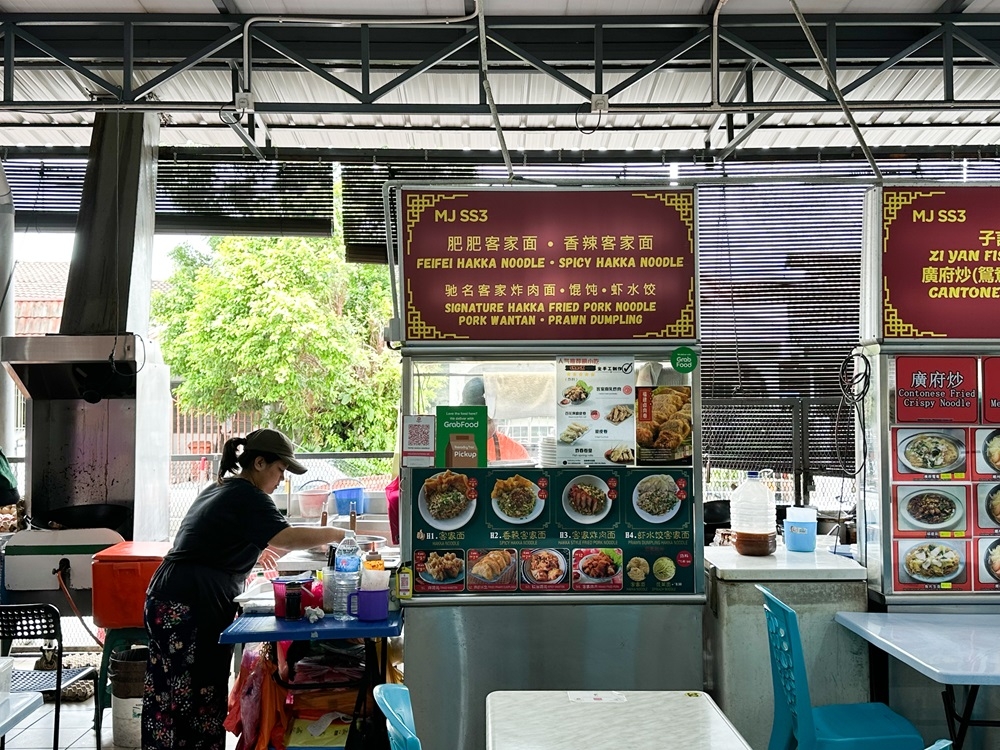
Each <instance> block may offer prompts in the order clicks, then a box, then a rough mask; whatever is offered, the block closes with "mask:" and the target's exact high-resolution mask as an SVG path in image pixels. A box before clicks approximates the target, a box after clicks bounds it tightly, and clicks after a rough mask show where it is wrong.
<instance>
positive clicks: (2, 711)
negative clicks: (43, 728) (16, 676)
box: [0, 693, 52, 737]
mask: <svg viewBox="0 0 1000 750" xmlns="http://www.w3.org/2000/svg"><path fill="white" fill-rule="evenodd" d="M42 703H43V701H42V694H41V693H11V694H10V698H8V699H7V700H4V701H0V737H3V736H4V735H6V734H7V732H9V731H10V730H11V729H13V728H14V727H16V726H17V725H18V724H20V723H21V722H22V721H24V719H26V718H27V717H28V716H30V715H31V714H33V713H34V712H35V711H36V710H37V709H39V708H41V706H42ZM49 734H52V732H51V731H49Z"/></svg>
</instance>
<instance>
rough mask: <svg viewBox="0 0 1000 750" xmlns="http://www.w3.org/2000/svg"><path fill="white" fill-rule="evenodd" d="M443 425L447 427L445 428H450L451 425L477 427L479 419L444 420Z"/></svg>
mask: <svg viewBox="0 0 1000 750" xmlns="http://www.w3.org/2000/svg"><path fill="white" fill-rule="evenodd" d="M444 426H445V427H447V428H452V427H471V428H476V427H479V420H474V421H471V422H445V423H444Z"/></svg>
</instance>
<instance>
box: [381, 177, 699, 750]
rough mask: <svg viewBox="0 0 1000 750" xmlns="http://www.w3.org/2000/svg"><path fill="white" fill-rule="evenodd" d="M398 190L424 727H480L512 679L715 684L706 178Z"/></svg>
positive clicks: (413, 664)
mask: <svg viewBox="0 0 1000 750" xmlns="http://www.w3.org/2000/svg"><path fill="white" fill-rule="evenodd" d="M390 194H391V195H392V196H393V197H394V198H395V200H396V210H397V215H398V216H399V218H400V226H399V229H398V233H397V236H398V237H399V238H400V246H399V247H398V249H396V248H393V249H392V251H391V252H390V254H389V256H390V262H391V263H394V259H395V258H397V257H398V259H399V266H398V277H397V282H398V310H399V313H400V314H399V319H398V322H397V325H396V334H395V336H394V338H398V339H399V340H400V341H401V342H402V350H403V355H404V356H403V368H404V371H403V374H404V377H403V405H402V414H403V420H402V460H403V467H404V468H403V473H402V494H401V500H402V508H401V512H402V521H403V526H402V533H401V537H402V543H403V549H402V559H403V569H402V570H401V574H400V575H401V580H403V581H404V582H405V581H406V580H407V577H409V580H410V581H411V582H412V598H411V599H409V600H408V601H404V607H405V615H406V616H405V621H406V636H405V637H406V655H405V663H406V683H407V685H408V686H409V687H410V695H411V697H412V700H413V703H414V715H415V716H417V717H419V719H418V723H419V726H418V731H419V733H420V736H421V739H422V741H423V742H425V743H426V744H427V745H428V746H433V747H454V748H462V749H463V750H466V749H467V750H476V749H478V748H483V747H484V746H485V714H484V706H485V699H486V695H487V693H489V692H491V691H494V690H524V689H540V690H544V689H577V690H608V689H613V690H670V689H700V687H701V685H702V649H701V640H702V622H701V618H702V605H703V603H704V593H703V588H704V580H703V575H702V564H703V562H702V554H703V551H702V544H703V539H702V531H701V529H702V517H701V507H700V497H699V487H700V482H701V476H700V467H699V466H698V465H697V463H696V462H695V461H694V457H695V456H697V455H698V454H699V448H700V436H699V431H698V419H699V412H700V394H699V376H698V369H697V359H698V351H697V346H696V345H697V326H696V319H697V316H696V309H695V299H696V290H695V267H694V265H695V254H694V238H695V227H694V201H695V196H694V191H692V190H687V189H675V190H663V189H658V188H657V189H652V188H650V189H630V190H607V189H585V188H558V189H556V188H536V189H530V188H529V189H522V188H506V189H495V188H486V187H483V186H458V187H454V186H430V187H422V186H391V189H390ZM407 574H408V576H407Z"/></svg>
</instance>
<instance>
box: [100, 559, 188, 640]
mask: <svg viewBox="0 0 1000 750" xmlns="http://www.w3.org/2000/svg"><path fill="white" fill-rule="evenodd" d="M169 550H170V542H120V543H119V544H116V545H114V546H112V547H108V548H107V549H104V550H101V551H100V552H98V553H97V554H96V555H94V558H93V563H92V564H91V574H92V575H93V579H94V584H93V586H94V624H95V625H97V626H98V627H101V628H109V629H111V628H141V627H142V626H143V623H142V609H143V606H144V605H145V603H146V588H147V587H148V586H149V580H150V579H151V578H152V577H153V573H154V572H156V569H157V568H158V567H159V566H160V562H162V560H163V556H164V555H166V554H167V552H168V551H169Z"/></svg>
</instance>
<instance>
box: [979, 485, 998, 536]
mask: <svg viewBox="0 0 1000 750" xmlns="http://www.w3.org/2000/svg"><path fill="white" fill-rule="evenodd" d="M983 490H985V491H986V500H985V502H984V503H983V505H984V506H985V507H986V515H987V516H989V518H990V520H991V521H993V523H995V524H996V525H997V526H1000V484H994V485H993V486H992V487H989V488H988V489H987V485H980V492H982V491H983Z"/></svg>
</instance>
